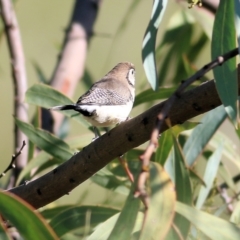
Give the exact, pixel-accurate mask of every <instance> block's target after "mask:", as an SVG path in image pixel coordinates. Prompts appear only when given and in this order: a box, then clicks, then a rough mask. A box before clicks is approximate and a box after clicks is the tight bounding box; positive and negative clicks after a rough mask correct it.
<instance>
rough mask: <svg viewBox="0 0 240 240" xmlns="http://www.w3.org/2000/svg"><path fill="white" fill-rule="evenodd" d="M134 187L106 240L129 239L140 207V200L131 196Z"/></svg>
mask: <svg viewBox="0 0 240 240" xmlns="http://www.w3.org/2000/svg"><path fill="white" fill-rule="evenodd" d="M133 190H134V187H132V191H130V192H129V195H128V197H127V199H126V202H125V204H124V207H123V209H122V211H121V213H120V215H119V217H118V220H117V222H116V224H115V226H114V228H113V230H112V231H111V234H110V236H109V237H108V240H125V239H130V236H131V233H132V231H133V228H134V225H135V222H136V220H137V215H138V211H139V207H140V199H139V198H134V196H133Z"/></svg>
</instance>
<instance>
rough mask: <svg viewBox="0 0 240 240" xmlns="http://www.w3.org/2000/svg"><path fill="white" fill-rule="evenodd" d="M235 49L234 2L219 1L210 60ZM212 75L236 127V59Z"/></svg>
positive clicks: (230, 60)
mask: <svg viewBox="0 0 240 240" xmlns="http://www.w3.org/2000/svg"><path fill="white" fill-rule="evenodd" d="M235 47H236V36H235V27H234V1H220V4H219V6H218V10H217V13H216V16H215V21H214V26H213V35H212V59H213V60H214V59H216V58H217V57H218V56H220V55H223V54H224V53H226V52H228V51H230V50H232V49H234V48H235ZM213 73H214V78H215V81H216V86H217V91H218V94H219V97H220V99H221V101H222V103H223V105H224V107H225V110H226V112H227V114H228V116H229V117H230V119H231V120H232V121H233V123H234V125H235V126H237V116H238V109H237V98H238V82H237V71H236V58H231V59H229V60H228V61H227V62H226V63H224V64H223V65H222V66H219V67H216V68H214V69H213Z"/></svg>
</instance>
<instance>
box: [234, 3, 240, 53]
mask: <svg viewBox="0 0 240 240" xmlns="http://www.w3.org/2000/svg"><path fill="white" fill-rule="evenodd" d="M234 9H235V29H236V33H237V40H238V51H239V54H240V0H235V8H234Z"/></svg>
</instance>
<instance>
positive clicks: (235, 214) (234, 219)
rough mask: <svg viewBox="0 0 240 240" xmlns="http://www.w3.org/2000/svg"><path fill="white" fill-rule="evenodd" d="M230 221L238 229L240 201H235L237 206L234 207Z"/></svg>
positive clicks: (239, 225) (239, 224) (239, 223)
mask: <svg viewBox="0 0 240 240" xmlns="http://www.w3.org/2000/svg"><path fill="white" fill-rule="evenodd" d="M230 221H231V222H232V223H235V224H237V225H238V227H240V201H237V204H236V205H235V206H234V210H233V212H232V215H231V218H230Z"/></svg>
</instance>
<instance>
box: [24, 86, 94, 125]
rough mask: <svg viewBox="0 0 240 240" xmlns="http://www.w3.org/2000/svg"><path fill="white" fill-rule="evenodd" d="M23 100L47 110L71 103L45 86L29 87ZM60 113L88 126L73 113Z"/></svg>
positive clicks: (57, 92) (78, 115)
mask: <svg viewBox="0 0 240 240" xmlns="http://www.w3.org/2000/svg"><path fill="white" fill-rule="evenodd" d="M25 100H26V102H27V103H29V104H34V105H37V106H40V107H43V108H47V109H48V108H51V107H53V106H58V105H66V104H72V103H73V101H72V100H71V99H69V98H68V97H66V96H65V95H63V94H62V93H60V92H59V91H57V90H55V89H53V88H52V87H49V86H48V85H45V84H34V85H33V86H32V87H30V88H29V89H28V90H27V92H26V99H25ZM61 113H62V114H64V115H65V116H67V117H70V118H73V119H74V120H76V121H77V122H79V123H81V124H83V125H84V126H89V125H88V124H87V123H86V122H85V121H84V119H83V118H82V117H81V115H80V114H76V112H75V111H72V110H69V111H62V112H61Z"/></svg>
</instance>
